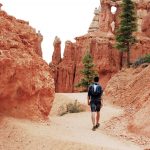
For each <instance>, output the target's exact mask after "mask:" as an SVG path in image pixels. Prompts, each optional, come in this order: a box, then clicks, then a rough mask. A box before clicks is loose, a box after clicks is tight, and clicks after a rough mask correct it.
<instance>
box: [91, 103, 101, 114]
mask: <svg viewBox="0 0 150 150" xmlns="http://www.w3.org/2000/svg"><path fill="white" fill-rule="evenodd" d="M90 106H91V112H99V111H100V109H101V101H91V102H90Z"/></svg>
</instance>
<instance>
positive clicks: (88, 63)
mask: <svg viewBox="0 0 150 150" xmlns="http://www.w3.org/2000/svg"><path fill="white" fill-rule="evenodd" d="M82 63H83V69H82V70H81V74H82V75H83V78H82V79H81V81H80V82H79V83H78V84H77V86H76V87H83V88H84V89H85V90H86V91H87V89H88V87H89V85H90V84H91V83H92V82H93V79H94V77H95V76H96V75H97V73H96V71H95V70H94V66H95V65H94V63H93V58H92V56H91V55H90V53H89V51H87V52H86V54H85V56H84V57H83V60H82Z"/></svg>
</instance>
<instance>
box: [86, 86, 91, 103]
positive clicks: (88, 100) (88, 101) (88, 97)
mask: <svg viewBox="0 0 150 150" xmlns="http://www.w3.org/2000/svg"><path fill="white" fill-rule="evenodd" d="M90 100H91V99H90V87H89V88H88V95H87V104H88V105H90Z"/></svg>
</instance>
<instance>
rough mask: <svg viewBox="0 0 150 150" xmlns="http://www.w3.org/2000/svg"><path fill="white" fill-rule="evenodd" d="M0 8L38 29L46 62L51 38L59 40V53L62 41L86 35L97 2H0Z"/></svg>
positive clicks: (50, 51)
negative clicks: (41, 36)
mask: <svg viewBox="0 0 150 150" xmlns="http://www.w3.org/2000/svg"><path fill="white" fill-rule="evenodd" d="M0 3H2V4H3V7H2V9H3V10H5V11H6V12H7V13H8V14H10V15H12V16H15V17H16V18H18V19H23V20H26V21H29V23H30V25H31V26H32V27H34V28H36V30H37V31H38V30H40V32H41V34H42V35H43V37H44V39H43V42H42V51H43V58H44V60H46V61H47V62H48V63H49V62H50V61H51V57H52V53H53V50H54V49H53V41H54V38H55V36H58V37H60V39H61V41H62V44H61V45H62V53H63V50H64V43H65V41H66V40H71V41H74V38H75V37H76V36H80V35H84V34H85V33H87V31H88V28H89V25H90V23H91V21H92V19H93V16H94V9H95V8H96V7H99V5H100V0H0Z"/></svg>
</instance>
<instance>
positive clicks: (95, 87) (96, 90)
mask: <svg viewBox="0 0 150 150" xmlns="http://www.w3.org/2000/svg"><path fill="white" fill-rule="evenodd" d="M91 94H92V96H99V95H100V96H101V94H102V88H101V86H100V85H99V84H92V85H91Z"/></svg>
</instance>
